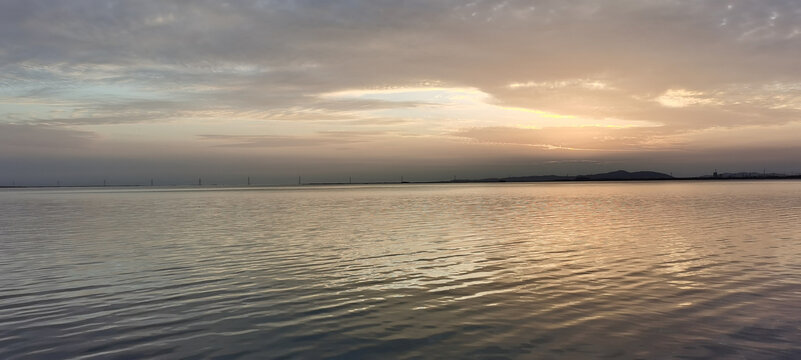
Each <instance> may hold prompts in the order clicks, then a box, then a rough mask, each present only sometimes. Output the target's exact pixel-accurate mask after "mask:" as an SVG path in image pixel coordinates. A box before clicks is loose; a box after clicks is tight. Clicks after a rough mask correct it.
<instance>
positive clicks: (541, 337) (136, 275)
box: [0, 181, 801, 359]
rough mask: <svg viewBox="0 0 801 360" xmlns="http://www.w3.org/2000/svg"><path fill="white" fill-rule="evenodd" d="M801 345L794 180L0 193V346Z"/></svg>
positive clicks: (269, 352) (214, 354)
mask: <svg viewBox="0 0 801 360" xmlns="http://www.w3.org/2000/svg"><path fill="white" fill-rule="evenodd" d="M416 357H422V358H449V359H450V358H546V359H547V358H603V357H608V358H649V359H651V358H696V357H715V358H749V359H753V358H764V359H775V358H787V359H791V358H796V359H797V358H801V182H797V181H758V182H748V181H742V182H608V183H606V182H605V183H539V184H461V185H450V184H443V185H410V184H407V185H383V186H379V185H374V186H355V185H354V186H339V187H337V186H330V187H326V186H320V187H312V186H306V187H286V188H280V187H279V188H230V189H223V188H195V189H192V188H186V189H180V188H175V189H166V188H131V189H111V188H95V189H63V188H62V189H31V190H19V189H14V190H2V191H0V358H2V359H21V358H53V359H60V358H79V359H92V358H165V359H175V358H226V359H234V358H255V359H260V358H416Z"/></svg>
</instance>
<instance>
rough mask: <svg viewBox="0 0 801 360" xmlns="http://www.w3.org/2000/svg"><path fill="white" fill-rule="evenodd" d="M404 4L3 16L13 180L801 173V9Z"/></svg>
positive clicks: (9, 5)
mask: <svg viewBox="0 0 801 360" xmlns="http://www.w3.org/2000/svg"><path fill="white" fill-rule="evenodd" d="M404 3H405V2H397V3H392V4H374V3H369V2H368V3H350V2H346V3H343V2H330V3H329V2H326V3H317V2H303V1H300V2H295V1H268V2H250V1H238V2H232V3H215V2H211V3H191V4H182V3H181V4H179V3H171V2H163V1H153V2H150V1H146V2H135V3H129V2H116V1H77V2H68V3H66V2H65V3H52V2H37V1H7V2H4V3H3V4H2V5H0V8H1V9H0V10H2V14H3V15H2V20H3V21H2V23H3V25H2V27H3V29H4V30H3V32H2V35H0V41H2V42H1V44H2V46H0V59H2V61H0V85H1V86H0V174H2V178H0V183H5V182H12V181H17V180H19V181H23V182H28V183H40V184H46V183H50V182H52V181H54V179H56V178H60V179H69V180H65V181H71V182H72V183H75V184H81V183H92V182H96V181H97V180H96V179H98V178H102V177H114V178H117V179H119V181H122V182H134V183H136V182H141V181H142V180H141V179H150V178H151V177H161V178H164V179H169V180H170V181H173V182H182V181H186V179H193V178H195V177H196V176H198V175H202V174H206V176H211V177H216V178H219V181H220V182H233V181H239V180H235V179H240V180H241V179H242V178H243V176H246V175H248V174H249V175H253V176H258V177H259V178H260V179H262V181H263V182H265V183H284V182H289V181H292V180H291V179H294V178H295V177H296V176H297V175H299V174H300V173H303V174H306V175H307V176H311V177H315V178H319V179H320V180H330V179H335V178H336V179H338V178H340V177H341V176H343V171H344V170H342V169H347V171H346V172H348V173H355V174H361V175H362V176H364V177H365V179H376V180H377V179H381V178H384V177H390V176H391V177H394V176H396V173H407V174H417V175H420V174H426V175H425V178H426V179H439V178H442V177H451V176H452V173H454V172H457V173H460V174H464V175H465V176H467V175H470V176H473V175H475V176H495V175H498V174H496V172H497V171H498V170H497V164H499V163H503V164H506V165H504V168H503V169H504V170H503V171H504V172H506V173H509V172H511V173H516V174H547V173H550V172H563V171H565V168H562V167H560V165H554V164H561V163H562V162H570V163H571V165H570V169H571V170H574V171H576V172H588V173H589V172H597V171H607V170H614V169H618V168H629V169H640V168H644V167H649V168H653V170H661V171H669V172H675V173H676V174H683V175H701V174H706V173H708V172H709V171H711V169H714V168H725V169H727V170H731V171H749V170H754V169H762V168H765V167H767V168H770V169H772V170H774V171H780V172H799V171H801V162H800V161H801V160H799V159H800V158H799V157H798V156H796V154H798V150H801V149H799V147H798V146H799V145H798V144H797V141H796V140H795V138H794V137H792V136H789V137H788V135H787V134H798V132H797V128H798V126H799V124H801V72H800V71H799V67H798V66H797V61H796V60H795V59H797V58H799V57H801V54H799V53H798V52H799V47H798V46H797V43H798V39H799V38H800V37H799V31H798V28H797V24H798V23H801V18H799V16H800V15H799V14H801V11H799V6H798V5H796V4H795V3H786V2H760V3H752V2H704V3H689V2H673V1H669V2H645V3H643V2H628V1H623V2H615V3H614V4H603V3H596V2H577V3H561V2H560V3H553V4H552V3H547V4H536V6H531V5H530V4H522V3H517V2H504V3H503V6H495V5H492V4H490V3H485V2H480V1H479V2H469V3H463V2H455V3H453V4H445V3H438V4H430V3H427V2H413V3H414V4H413V5H414V6H409V5H411V4H405V5H404ZM496 5H497V4H496ZM643 29H644V30H643ZM724 134H725V135H724ZM704 136H708V137H706V138H705V137H704ZM399 149H406V150H403V151H399ZM573 150H582V151H581V155H580V158H576V156H577V155H576V154H575V151H573ZM154 153H157V154H159V156H157V157H154V156H153V154H154ZM621 154H626V155H625V156H622V155H621ZM576 160H586V161H587V162H586V164H592V165H588V166H587V167H585V168H575V165H573V164H575V161H576ZM735 160H736V161H735ZM176 164H177V165H176ZM375 164H382V166H375ZM387 168H391V169H393V170H392V171H391V172H387ZM432 169H445V170H443V171H441V172H440V171H437V170H432Z"/></svg>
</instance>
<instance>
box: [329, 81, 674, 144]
mask: <svg viewBox="0 0 801 360" xmlns="http://www.w3.org/2000/svg"><path fill="white" fill-rule="evenodd" d="M321 97H322V98H327V99H361V100H366V99H369V100H381V101H386V102H390V103H414V104H417V106H413V107H398V108H388V109H378V110H366V111H362V112H361V113H362V115H363V116H366V117H392V118H402V119H411V120H413V122H414V125H413V126H411V127H412V128H414V129H415V130H416V131H418V132H420V133H426V132H428V133H431V134H433V133H435V132H437V131H454V130H459V129H464V128H472V127H514V128H529V129H530V128H546V127H586V126H600V127H639V126H659V124H656V123H651V122H646V121H630V120H620V119H611V118H587V117H581V116H575V115H571V114H557V113H553V112H548V111H544V110H537V109H528V108H523V107H514V106H503V105H500V104H498V101H497V99H494V98H493V97H492V96H491V95H490V94H488V93H485V92H483V91H481V90H479V89H476V88H459V87H453V88H448V87H393V88H378V89H352V90H344V91H337V92H331V93H326V94H322V95H321Z"/></svg>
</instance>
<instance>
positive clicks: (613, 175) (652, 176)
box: [446, 170, 675, 182]
mask: <svg viewBox="0 0 801 360" xmlns="http://www.w3.org/2000/svg"><path fill="white" fill-rule="evenodd" d="M671 179H675V178H674V177H673V176H670V175H668V174H663V173H660V172H656V171H635V172H628V171H625V170H617V171H612V172H608V173H603V174H590V175H577V176H569V175H565V176H560V175H533V176H512V177H505V178H487V179H480V180H467V179H462V180H458V179H457V180H452V181H446V182H541V181H610V180H611V181H620V180H671Z"/></svg>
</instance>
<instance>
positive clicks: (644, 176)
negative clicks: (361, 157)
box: [0, 170, 801, 189]
mask: <svg viewBox="0 0 801 360" xmlns="http://www.w3.org/2000/svg"><path fill="white" fill-rule="evenodd" d="M799 179H801V174H799V175H787V174H758V173H736V174H715V175H706V176H693V177H673V176H671V175H668V174H664V173H659V172H654V171H638V172H627V171H624V170H618V171H613V172H609V173H603V174H590V175H576V176H568V175H564V176H560V175H533V176H510V177H505V178H484V179H453V180H434V181H373V182H309V183H302V184H285V185H279V184H253V185H245V184H209V185H197V184H194V185H193V184H184V185H178V184H171V185H157V186H153V185H141V184H119V185H116V184H115V185H99V184H98V185H0V189H35V188H188V189H192V188H214V187H237V188H247V187H294V186H326V185H329V186H330V185H337V186H341V185H398V184H496V183H563V182H610V181H737V180H749V181H760V180H799Z"/></svg>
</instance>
